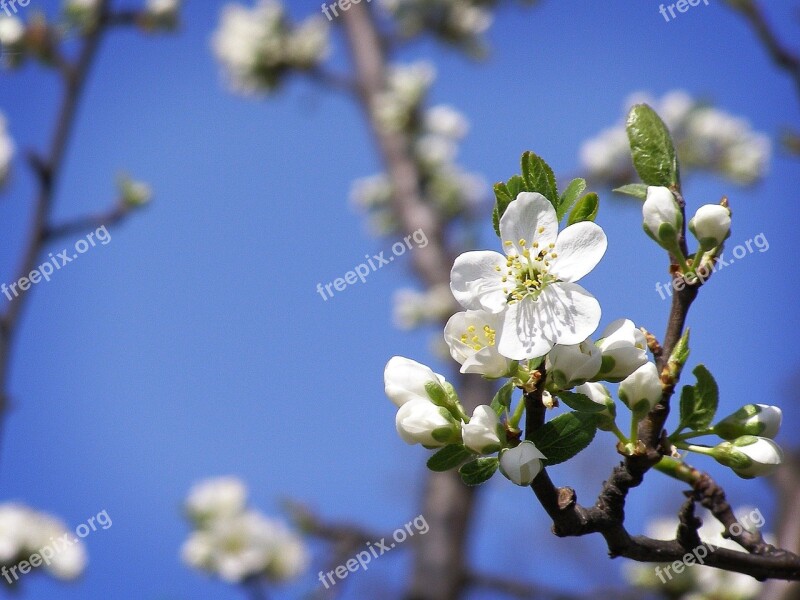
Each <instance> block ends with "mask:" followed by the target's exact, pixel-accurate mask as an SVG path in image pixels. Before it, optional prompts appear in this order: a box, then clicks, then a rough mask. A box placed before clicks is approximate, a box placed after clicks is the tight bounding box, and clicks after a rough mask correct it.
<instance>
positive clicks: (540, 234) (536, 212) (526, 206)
mask: <svg viewBox="0 0 800 600" xmlns="http://www.w3.org/2000/svg"><path fill="white" fill-rule="evenodd" d="M557 236H558V218H557V217H556V210H555V209H554V208H553V205H552V204H550V201H549V200H548V199H547V198H545V197H544V196H542V195H541V194H538V193H536V192H522V193H521V194H519V195H518V196H517V199H516V200H514V201H513V202H512V203H511V204H509V205H508V208H507V209H506V212H505V213H503V216H502V217H501V218H500V239H501V240H503V251H504V252H505V253H506V254H518V255H521V254H522V253H523V252H524V250H525V248H523V247H522V246H521V244H520V240H525V245H526V247H528V248H530V247H531V245H532V244H533V242H538V243H539V246H540V247H542V248H546V247H547V246H548V245H550V244H555V242H556V237H557ZM509 242H510V243H509Z"/></svg>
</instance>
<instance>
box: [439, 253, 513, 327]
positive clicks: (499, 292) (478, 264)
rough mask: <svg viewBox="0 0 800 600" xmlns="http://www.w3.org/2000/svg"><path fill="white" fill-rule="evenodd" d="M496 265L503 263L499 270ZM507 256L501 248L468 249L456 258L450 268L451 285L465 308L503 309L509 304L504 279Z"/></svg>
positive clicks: (454, 294) (499, 265) (493, 311)
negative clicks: (497, 250)
mask: <svg viewBox="0 0 800 600" xmlns="http://www.w3.org/2000/svg"><path fill="white" fill-rule="evenodd" d="M496 267H499V268H500V270H499V271H498V270H497V268H496ZM505 269H506V257H505V256H503V255H502V254H500V253H499V252H492V251H489V250H481V251H476V252H465V253H464V254H462V255H460V256H459V257H458V258H456V260H455V264H453V269H452V271H451V272H450V289H451V290H452V291H453V296H455V298H456V300H458V302H459V304H461V306H463V307H464V308H469V309H473V310H479V309H481V308H482V309H485V310H488V311H489V312H492V313H499V312H502V311H503V309H504V308H505V305H506V295H505V294H504V293H503V288H504V287H508V284H504V283H503V281H502V280H501V279H502V276H503V271H504V270H505Z"/></svg>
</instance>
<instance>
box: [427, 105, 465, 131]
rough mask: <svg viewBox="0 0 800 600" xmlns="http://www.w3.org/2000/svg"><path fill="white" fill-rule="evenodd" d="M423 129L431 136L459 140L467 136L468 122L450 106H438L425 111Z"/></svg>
mask: <svg viewBox="0 0 800 600" xmlns="http://www.w3.org/2000/svg"><path fill="white" fill-rule="evenodd" d="M425 129H426V130H427V131H428V132H429V133H432V134H436V135H440V136H443V137H446V138H450V139H452V140H460V139H462V138H463V137H464V136H465V135H467V132H468V131H469V122H468V121H467V119H466V118H465V117H464V115H462V114H461V113H460V112H458V111H457V110H456V109H454V108H453V107H452V106H448V105H446V104H438V105H436V106H432V107H431V108H429V109H428V110H427V111H425Z"/></svg>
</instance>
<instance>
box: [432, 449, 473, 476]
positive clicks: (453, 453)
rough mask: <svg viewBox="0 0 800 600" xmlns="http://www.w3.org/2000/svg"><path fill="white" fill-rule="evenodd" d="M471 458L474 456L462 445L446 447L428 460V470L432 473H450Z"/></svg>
mask: <svg viewBox="0 0 800 600" xmlns="http://www.w3.org/2000/svg"><path fill="white" fill-rule="evenodd" d="M471 456H474V454H473V453H472V452H471V451H470V450H467V449H466V448H465V447H464V446H462V445H461V444H451V445H449V446H445V447H444V448H442V449H441V450H439V451H438V452H436V454H434V455H433V456H431V457H430V458H429V459H428V468H429V469H430V470H431V471H449V470H450V469H454V468H456V467H457V466H458V465H460V464H461V463H463V462H464V461H465V460H467V459H468V458H470V457H471Z"/></svg>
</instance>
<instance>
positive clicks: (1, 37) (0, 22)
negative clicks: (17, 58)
mask: <svg viewBox="0 0 800 600" xmlns="http://www.w3.org/2000/svg"><path fill="white" fill-rule="evenodd" d="M24 37H25V24H24V23H23V22H22V21H20V20H19V19H18V18H17V17H0V47H2V46H5V47H6V48H11V47H13V46H16V45H18V44H19V43H21V42H22V39H23V38H24Z"/></svg>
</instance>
